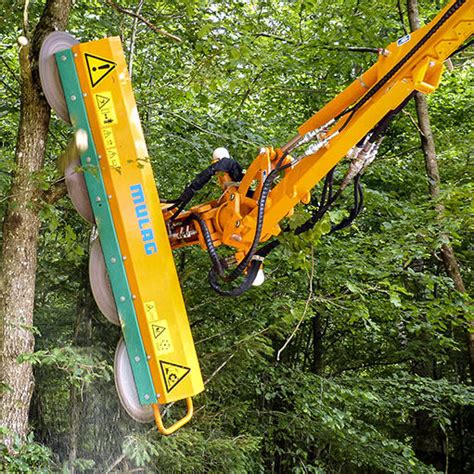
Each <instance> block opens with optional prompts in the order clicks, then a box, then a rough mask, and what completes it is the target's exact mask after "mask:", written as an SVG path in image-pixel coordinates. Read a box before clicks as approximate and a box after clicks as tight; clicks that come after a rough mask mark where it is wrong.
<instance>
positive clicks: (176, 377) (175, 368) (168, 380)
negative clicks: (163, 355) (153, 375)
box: [160, 360, 191, 393]
mask: <svg viewBox="0 0 474 474" xmlns="http://www.w3.org/2000/svg"><path fill="white" fill-rule="evenodd" d="M160 367H161V373H162V375H163V380H164V382H165V388H166V391H167V392H168V393H169V392H171V390H173V388H175V387H176V385H178V384H179V383H180V382H181V381H182V380H183V379H184V378H185V377H186V375H188V374H189V372H191V369H190V368H189V367H185V366H184V365H178V364H174V363H173V362H166V361H164V360H160Z"/></svg>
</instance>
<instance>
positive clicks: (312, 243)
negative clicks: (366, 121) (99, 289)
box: [0, 0, 474, 473]
mask: <svg viewBox="0 0 474 474" xmlns="http://www.w3.org/2000/svg"><path fill="white" fill-rule="evenodd" d="M46 3H47V7H46V9H45V2H43V1H31V2H25V3H23V2H19V1H11V0H10V1H9V0H2V3H0V13H1V14H0V219H1V220H2V222H3V229H2V234H1V235H0V239H2V241H1V243H2V265H3V267H2V270H1V273H2V284H3V287H2V294H1V297H2V304H1V305H0V308H1V310H2V311H1V312H0V313H1V314H0V316H1V322H2V339H1V340H2V344H3V345H2V359H1V368H2V370H4V371H5V372H4V375H5V374H6V375H5V378H2V384H1V387H0V388H1V389H2V391H3V393H4V395H5V394H7V395H5V396H6V397H7V398H6V399H7V400H8V394H9V393H14V392H15V390H19V391H20V392H21V394H22V397H24V398H22V399H21V400H22V401H23V402H22V404H19V405H21V406H19V407H15V410H16V409H17V408H18V413H19V415H18V416H19V420H20V421H18V420H16V421H15V423H13V422H12V423H11V424H10V425H8V423H7V424H6V426H4V428H3V429H2V430H3V431H2V433H3V435H4V436H5V438H4V443H5V444H3V445H1V450H0V470H2V471H6V472H50V471H52V472H57V471H58V470H61V471H62V472H166V473H167V472H224V471H227V472H282V473H284V472H297V473H303V472H304V473H306V472H435V471H441V472H472V471H473V470H474V457H473V452H472V445H473V442H474V433H473V431H472V427H473V426H474V408H473V402H474V392H473V390H472V376H473V372H472V369H473V367H472V359H471V365H470V354H469V349H471V357H472V337H471V338H469V336H467V337H466V335H467V331H468V329H469V325H470V324H471V323H472V320H471V319H470V315H469V298H468V296H467V294H468V293H469V289H470V288H471V285H472V274H471V271H470V263H471V262H472V247H470V245H469V244H470V241H471V239H472V229H473V227H472V208H471V207H470V194H471V193H472V180H471V177H470V173H469V171H471V170H472V147H471V145H470V139H471V138H472V135H471V134H472V115H470V114H469V108H471V110H472V79H473V71H472V59H473V57H472V52H471V51H470V50H468V49H466V50H464V51H462V52H461V53H460V54H458V55H456V56H455V57H454V58H453V65H454V68H453V70H452V71H446V73H445V74H444V77H443V83H442V85H441V87H440V88H439V90H438V91H437V92H436V93H435V94H434V95H433V96H430V97H429V98H428V103H429V115H430V118H431V126H432V130H433V134H434V139H435V142H436V151H437V153H436V154H433V153H431V155H430V150H429V149H427V145H429V144H430V143H431V142H430V140H429V138H430V134H429V130H427V129H425V128H424V127H426V123H427V122H426V119H427V117H426V116H425V117H423V108H422V106H423V104H422V103H421V102H420V99H418V100H417V103H416V107H415V103H414V101H411V103H410V104H409V106H408V107H407V108H406V109H405V110H404V111H403V113H401V114H400V115H399V116H398V117H397V118H396V120H395V121H394V123H393V124H392V125H391V127H390V129H389V131H388V134H387V138H386V139H385V141H384V142H383V145H382V149H381V152H380V155H379V157H378V159H377V161H376V162H375V163H374V164H373V166H371V168H370V169H369V170H368V171H367V173H366V174H365V175H364V177H363V186H364V191H365V208H364V211H363V213H362V215H361V216H360V217H359V218H358V219H357V221H356V223H355V224H354V225H353V226H352V227H350V228H349V229H347V230H344V231H342V232H339V233H336V234H329V233H328V232H329V229H330V226H331V222H339V221H340V220H341V218H342V217H343V216H345V215H347V210H348V209H349V208H350V206H351V192H348V193H346V195H345V197H344V199H343V202H342V203H340V205H339V206H338V207H336V208H334V209H332V210H331V212H330V213H329V216H328V217H327V218H326V219H325V220H323V221H322V222H321V223H320V224H319V225H318V226H317V227H316V228H315V230H314V231H312V232H310V233H309V234H307V235H303V236H301V237H300V238H294V237H285V238H284V244H285V245H282V246H280V247H279V249H278V250H277V251H275V252H274V254H273V255H272V256H271V257H269V258H268V263H267V265H266V273H267V279H266V282H265V284H264V285H263V286H262V287H260V288H257V289H253V290H251V291H250V292H248V293H247V294H245V295H244V296H242V297H239V298H238V299H228V298H223V297H220V296H218V295H216V294H215V293H213V292H212V290H211V289H210V288H209V286H208V284H207V282H206V277H205V276H206V274H207V270H208V267H209V261H208V257H207V255H206V254H205V253H204V252H202V251H200V250H199V249H185V250H182V251H177V252H176V255H175V257H176V262H177V267H178V272H179V275H180V279H181V283H182V286H183V291H184V296H185V301H186V304H187V308H188V312H189V317H190V321H191V326H192V330H193V334H194V338H195V342H196V348H197V351H198V354H199V357H200V362H201V366H202V372H203V377H204V379H205V380H206V390H205V392H204V393H203V394H201V395H199V396H198V397H196V399H195V404H196V406H197V410H196V414H195V416H194V418H193V421H192V422H191V424H189V425H188V426H187V427H186V428H184V429H181V430H180V431H179V432H178V433H177V434H176V435H173V436H171V437H167V438H166V437H162V436H159V435H158V434H157V432H156V430H155V429H154V428H153V427H152V426H141V425H138V424H136V423H134V422H132V421H131V420H130V419H129V418H128V417H127V416H126V414H125V413H124V412H123V410H122V409H121V408H120V405H119V403H118V400H117V397H116V394H115V388H114V383H113V369H112V364H113V355H114V349H115V345H116V343H117V341H118V339H119V336H120V334H119V332H120V331H119V329H117V328H116V327H114V326H111V325H110V324H109V323H107V322H106V321H105V320H104V318H103V317H102V316H101V314H100V313H99V311H98V309H97V308H96V305H95V303H94V301H93V298H92V295H91V292H90V288H89V283H88V268H87V265H88V248H89V243H90V232H91V229H90V227H89V226H88V225H86V224H85V222H84V221H83V220H81V218H80V217H79V216H78V215H77V213H76V211H75V210H74V209H73V208H72V206H71V204H70V202H69V200H68V199H67V198H65V197H62V196H63V194H64V192H63V191H64V187H63V185H62V181H61V177H60V174H59V172H58V171H57V158H58V156H59V155H60V154H61V152H62V151H63V150H64V148H65V146H66V144H67V142H68V140H69V139H70V136H71V131H70V129H69V128H68V127H67V126H66V125H65V124H64V123H63V122H61V121H60V120H59V119H57V117H56V116H54V114H53V117H52V119H51V121H50V122H49V119H48V118H47V117H49V110H48V109H47V107H45V106H44V104H43V103H42V102H41V101H42V99H41V98H40V97H38V92H37V90H36V92H35V88H36V89H37V77H36V82H35V75H34V74H35V67H36V66H35V63H34V55H35V54H36V53H37V46H38V45H37V44H35V40H38V38H41V35H42V34H43V33H44V31H43V30H44V28H46V29H47V28H51V27H53V26H54V25H56V26H57V25H58V24H59V25H61V24H63V25H64V26H63V27H62V29H67V30H68V31H70V32H71V33H72V34H73V35H74V36H76V37H77V38H78V39H80V40H81V41H88V40H92V39H95V38H101V37H104V36H111V35H118V36H120V37H121V39H122V41H123V44H124V49H125V52H126V55H127V58H128V60H129V64H130V72H131V74H132V81H133V87H134V91H135V95H136V99H137V103H138V108H139V113H140V117H141V120H142V124H143V128H144V131H145V135H146V137H147V142H148V147H149V152H150V156H151V162H152V164H153V167H154V171H155V176H156V181H157V184H158V186H159V191H160V195H161V196H162V197H163V198H170V197H175V196H177V195H178V194H179V193H180V191H181V190H182V189H183V187H184V186H185V185H186V184H187V183H188V182H189V180H190V178H191V177H192V176H194V174H195V173H197V172H198V171H200V170H201V169H203V168H205V167H206V166H208V164H209V162H210V157H211V155H212V150H213V149H214V148H216V147H218V146H227V147H228V148H229V149H230V152H231V154H232V156H233V157H234V158H236V159H238V160H239V161H240V162H241V163H242V165H243V166H244V167H245V166H247V165H248V164H249V163H250V162H251V160H252V159H253V158H254V156H255V155H256V152H257V150H258V148H259V147H260V146H262V145H281V144H283V143H285V142H286V141H287V140H288V139H289V138H291V137H292V136H293V135H294V133H295V130H296V128H297V126H298V125H299V124H301V123H302V122H304V121H305V120H306V119H307V118H308V117H309V116H310V115H311V114H312V113H314V112H315V111H317V110H318V109H320V108H321V107H322V106H323V105H324V104H325V103H326V102H327V101H329V100H330V99H331V98H332V97H334V96H335V95H336V94H337V93H338V92H339V91H341V90H342V89H343V88H344V87H345V86H347V85H348V84H349V83H350V82H351V81H353V80H354V79H355V78H356V77H357V76H358V75H360V73H361V72H362V71H364V70H365V69H367V68H368V67H369V66H370V65H371V64H372V63H373V62H374V61H375V60H376V50H377V48H379V47H383V46H385V45H387V44H388V43H390V42H392V41H394V40H396V39H397V38H399V37H401V36H403V35H404V34H406V32H408V31H409V29H410V22H409V20H408V10H410V14H411V20H412V21H411V25H412V26H416V25H415V24H414V23H413V21H414V19H415V20H416V17H417V12H416V8H415V7H416V6H417V5H416V2H415V1H414V0H409V2H408V8H407V4H405V3H404V2H400V1H398V2H397V1H396V0H385V1H382V2H368V1H360V0H345V1H341V0H331V1H329V0H304V1H303V0H301V1H300V0H294V1H290V0H281V1H276V0H260V1H251V0H249V1H235V0H223V1H218V2H211V1H206V0H174V1H173V2H162V1H148V0H147V1H143V0H139V1H138V2H125V1H122V2H120V3H112V2H111V1H106V2H100V1H95V0H93V1H87V2H86V1H81V0H78V1H75V2H74V4H73V5H72V6H71V2H70V1H67V0H62V1H61V0H49V1H48V2H46ZM442 6H444V2H441V1H431V0H422V1H420V5H419V6H418V8H419V17H420V20H421V23H422V24H423V23H425V22H427V21H429V20H430V19H431V18H432V17H433V16H434V15H435V13H436V12H437V11H438V10H439V9H440V8H442ZM414 8H415V10H414ZM69 10H70V11H69ZM43 12H46V13H47V14H48V12H49V13H50V14H51V15H52V16H51V18H53V20H54V21H50V22H49V23H48V22H47V21H45V20H44V17H43V20H40V17H41V15H42V13H43ZM131 12H132V13H133V14H131ZM69 13H70V14H69ZM68 17H69V18H68ZM66 23H67V26H66ZM38 24H39V25H40V26H39V27H38V28H36V29H35V27H36V25H38ZM170 35H172V36H174V38H173V37H172V36H170ZM20 36H25V37H26V38H28V40H29V43H28V45H26V44H23V45H19V43H18V38H19V37H20ZM178 40H179V41H178ZM30 44H31V49H29V48H30ZM35 48H36V49H35ZM25 51H26V53H25ZM28 58H30V59H31V58H33V61H32V62H31V63H30V62H28ZM28 68H29V69H28ZM30 79H31V81H30ZM31 94H33V95H31ZM35 94H36V95H35ZM32 97H33V99H32ZM35 101H36V102H37V104H39V105H38V107H39V108H40V111H41V113H39V114H38V115H37V116H36V117H29V118H28V117H27V116H24V117H23V118H21V117H20V108H21V107H23V109H24V110H28V106H31V104H33V105H34V104H35V103H36V102H35ZM420 104H421V105H420ZM470 106H471V107H470ZM423 119H424V121H423ZM28 120H30V121H29V122H28ZM35 120H37V126H35ZM41 127H42V130H43V131H44V133H48V139H47V143H46V148H45V150H44V160H43V155H42V153H43V151H41V150H42V146H43V143H42V142H41V140H42V138H41V136H39V135H38V133H39V132H38V130H39V129H40V128H41ZM420 136H421V138H422V140H421V141H420ZM28 140H30V141H31V140H37V142H36V144H37V145H38V147H39V148H38V147H37V148H35V151H34V152H33V154H32V156H33V160H36V163H37V166H36V167H35V166H33V167H31V166H30V167H28V166H29V165H28V163H26V164H25V160H24V159H22V156H23V155H22V152H21V150H22V146H24V144H25V143H27V142H28ZM19 150H20V151H19ZM38 150H40V151H38ZM30 151H31V150H30ZM431 152H434V150H431ZM40 155H41V156H40ZM430 156H431V161H430ZM433 159H434V161H433ZM470 160H471V162H470ZM38 163H39V164H38ZM430 163H431V165H433V163H434V164H436V165H439V171H440V175H441V182H439V181H438V177H437V176H436V174H433V168H430ZM470 164H471V166H469V165H470ZM339 168H341V170H337V171H336V179H337V178H340V177H341V176H342V170H343V169H344V165H342V166H339ZM434 171H436V169H435V170H434ZM208 192H209V191H206V192H203V193H202V194H201V195H200V197H199V199H201V200H202V199H204V198H206V196H207V195H206V193H208ZM212 192H214V193H215V192H216V190H214V191H212ZM318 193H319V191H317V192H316V193H315V194H316V195H317V194H318ZM196 202H197V201H196ZM470 211H471V212H470ZM21 213H23V214H22V215H23V217H25V216H27V217H28V216H29V217H28V219H30V224H31V225H32V226H33V227H31V225H30V224H28V225H26V224H25V225H24V226H18V225H17V226H16V227H15V226H12V222H14V218H15V216H17V217H18V215H19V214H21ZM307 213H308V210H305V209H299V210H298V212H297V214H296V216H295V218H294V221H293V222H298V221H301V220H303V219H305V218H306V216H307V215H308V214H307ZM35 219H36V220H35ZM20 222H21V221H20ZM35 226H36V227H37V230H38V231H39V233H37V234H35V230H34V228H35ZM32 228H33V231H31V229H32ZM12 229H14V232H13V231H12ZM29 232H30V233H29ZM31 232H32V233H31ZM35 235H37V236H38V241H37V242H38V245H37V246H36V244H35V242H36V241H34V242H33V244H34V245H33V244H32V247H28V245H30V243H31V241H32V239H33V240H34V239H35ZM12 236H13V237H15V238H18V239H20V240H19V241H21V239H22V238H24V239H25V242H26V244H25V245H26V246H27V247H25V248H29V249H30V250H31V251H30V253H28V254H27V252H25V255H26V254H27V257H28V259H30V260H29V262H30V263H31V265H26V264H25V265H23V263H21V260H20V261H19V262H20V264H18V265H16V266H15V265H13V264H12V261H13V260H11V259H10V260H9V256H10V257H11V255H12V254H11V253H10V254H9V251H10V250H11V249H12V248H13V247H11V246H10V243H11V242H12V241H11V240H10V239H11V238H12ZM32 236H33V237H32ZM15 248H17V247H15ZM9 249H10V250H9ZM7 257H8V258H7ZM448 257H450V258H451V257H452V258H451V259H450V258H448ZM31 259H32V260H31ZM453 259H454V260H453ZM453 262H454V263H453ZM450 265H451V266H450ZM452 265H454V267H453V266H452ZM22 272H24V276H23V277H22ZM12 275H13V276H12ZM15 275H17V276H18V278H19V281H22V282H23V284H25V282H26V285H27V286H28V288H29V289H30V290H31V289H32V290H33V292H31V291H30V293H31V295H30V296H29V297H28V298H29V299H28V298H23V294H22V293H21V291H20V292H19V293H18V294H17V299H16V301H14V302H13V303H12V302H11V300H12V298H11V296H12V295H11V292H10V300H9V294H8V291H7V289H8V288H10V289H11V287H8V285H9V281H10V280H12V279H14V278H15ZM28 275H29V276H28ZM156 275H157V279H159V278H160V276H159V270H158V269H157V274H156ZM22 278H23V280H22ZM9 279H10V280H9ZM10 282H11V281H10ZM25 294H28V291H26V293H25ZM33 296H34V307H33ZM26 300H28V301H26ZM9 301H10V303H9ZM30 303H31V307H29V306H28V304H30ZM9 304H10V306H8V305H9ZM9 307H10V308H16V309H15V310H11V309H10V310H8V308H9ZM29 314H31V317H33V320H32V323H31V319H28V318H29V317H30V316H28V315H29ZM10 326H11V327H14V328H15V330H17V331H19V332H17V333H15V336H14V337H15V341H20V342H22V341H25V345H23V346H22V345H21V344H20V345H16V346H15V345H14V344H13V345H12V344H11V340H10V342H9V340H8V337H10V338H12V334H13V333H12V332H11V331H10V332H9V329H8V328H9V327H10ZM33 343H34V351H33ZM9 344H10V345H9ZM12 347H13V349H12ZM31 367H33V374H34V389H33V383H32V380H33V379H32V377H31V375H30V372H31V370H30V369H31ZM12 371H14V373H15V374H16V376H15V377H16V378H15V380H18V381H19V384H20V386H19V387H16V386H15V387H14V386H13V385H14V384H13V385H12V386H10V384H9V383H8V382H7V378H8V377H7V376H11V373H12ZM9 374H10V375H9ZM25 380H26V383H24V381H25ZM31 395H32V400H31V405H30V404H29V398H30V396H31ZM18 400H19V399H18ZM7 406H8V402H6V403H5V404H4V405H3V407H4V408H5V407H7ZM176 410H177V408H176V407H174V408H173V409H172V410H171V412H174V413H176ZM9 413H11V410H10V411H9ZM21 413H23V415H22V414H21ZM178 414H179V409H178ZM169 416H170V417H171V418H169V419H172V417H173V416H175V415H173V414H171V415H169ZM3 419H4V420H5V419H8V420H10V419H9V415H8V414H5V413H4V414H3ZM169 419H168V421H169ZM10 421H11V420H10ZM9 426H10V429H8V427H9ZM12 427H13V428H12ZM30 430H31V431H30Z"/></svg>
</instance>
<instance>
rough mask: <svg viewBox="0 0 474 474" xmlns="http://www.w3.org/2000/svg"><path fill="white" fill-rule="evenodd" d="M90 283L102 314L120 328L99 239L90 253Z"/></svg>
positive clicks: (95, 241) (94, 242)
mask: <svg viewBox="0 0 474 474" xmlns="http://www.w3.org/2000/svg"><path fill="white" fill-rule="evenodd" d="M89 281H90V283H91V289H92V294H93V295H94V299H95V302H96V303H97V306H98V307H99V309H100V312H101V313H102V314H103V315H104V316H105V317H106V318H107V319H108V320H109V321H110V322H111V323H112V324H115V325H116V326H120V319H119V315H118V312H117V307H116V306H115V300H114V296H113V293H112V287H111V286H110V280H109V275H108V274H107V269H106V267H105V260H104V254H103V253H102V247H101V246H100V241H99V239H95V240H94V241H93V242H92V245H91V249H90V253H89Z"/></svg>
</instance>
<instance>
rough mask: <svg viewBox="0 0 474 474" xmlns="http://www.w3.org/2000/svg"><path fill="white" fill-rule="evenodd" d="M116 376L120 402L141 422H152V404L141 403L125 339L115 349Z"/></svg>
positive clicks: (129, 413) (130, 414) (132, 416)
mask: <svg viewBox="0 0 474 474" xmlns="http://www.w3.org/2000/svg"><path fill="white" fill-rule="evenodd" d="M114 377H115V388H116V389H117V393H118V397H119V400H120V403H121V404H122V406H123V408H124V410H125V411H126V412H127V413H128V415H129V416H130V417H131V418H133V419H134V420H135V421H138V422H139V423H150V422H151V421H153V419H154V415H153V408H152V406H151V405H141V404H140V401H139V399H138V392H137V387H136V385H135V380H134V379H133V373H132V367H131V365H130V359H129V357H128V352H127V347H126V346H125V343H124V341H123V339H120V341H119V343H118V344H117V349H116V350H115V360H114Z"/></svg>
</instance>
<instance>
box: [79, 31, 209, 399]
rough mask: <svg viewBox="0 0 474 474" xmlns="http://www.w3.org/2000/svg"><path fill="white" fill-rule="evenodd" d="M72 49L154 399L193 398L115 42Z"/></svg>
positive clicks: (185, 344)
mask: <svg viewBox="0 0 474 474" xmlns="http://www.w3.org/2000/svg"><path fill="white" fill-rule="evenodd" d="M72 51H73V53H74V61H75V65H76V69H77V75H78V77H79V81H80V85H81V89H82V91H83V100H84V103H85V107H86V110H87V115H88V118H89V122H90V127H91V131H92V135H93V139H94V143H95V146H96V149H97V153H98V157H99V159H100V163H101V172H102V176H103V180H104V184H105V188H106V191H107V193H108V198H109V204H110V208H111V212H112V216H113V221H114V225H115V229H116V232H117V236H118V240H119V244H120V248H121V251H122V255H123V260H124V266H125V270H126V274H127V278H128V282H129V285H130V289H131V292H132V295H133V296H132V297H133V299H134V307H135V310H136V314H137V319H138V325H139V328H140V333H141V336H142V339H143V344H144V347H145V350H146V353H147V357H148V363H149V366H150V371H151V375H152V379H153V383H154V386H155V388H156V393H157V396H158V398H159V402H160V403H169V402H173V401H176V400H182V399H186V398H189V397H192V396H194V395H196V394H197V393H199V392H201V391H202V390H203V389H204V385H203V381H202V377H201V372H200V368H199V363H198V359H197V355H196V351H195V348H194V343H193V338H192V334H191V330H190V327H189V322H188V317H187V314H186V309H185V305H184V301H183V296H182V293H181V288H180V284H179V281H178V276H177V273H176V269H175V265H174V260H173V255H172V252H171V247H170V243H169V240H168V236H167V230H166V226H165V222H164V219H163V214H162V211H161V205H160V200H159V197H158V192H157V189H156V184H155V181H154V178H153V172H152V168H151V165H150V161H149V156H148V151H147V147H146V143H145V138H144V135H143V131H142V127H141V124H140V118H139V115H138V111H137V106H136V103H135V98H134V95H133V91H132V86H131V81H130V76H129V74H128V71H127V65H126V62H125V57H124V54H123V50H122V46H121V42H120V39H119V38H115V37H114V38H106V39H102V40H99V41H93V42H90V43H83V44H78V45H77V46H74V47H73V48H72ZM91 198H92V199H93V197H91ZM131 363H133V361H131Z"/></svg>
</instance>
